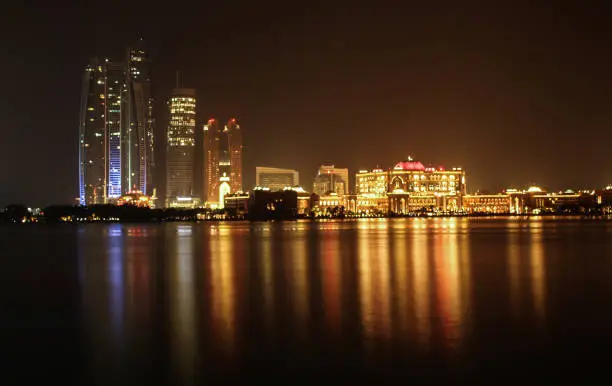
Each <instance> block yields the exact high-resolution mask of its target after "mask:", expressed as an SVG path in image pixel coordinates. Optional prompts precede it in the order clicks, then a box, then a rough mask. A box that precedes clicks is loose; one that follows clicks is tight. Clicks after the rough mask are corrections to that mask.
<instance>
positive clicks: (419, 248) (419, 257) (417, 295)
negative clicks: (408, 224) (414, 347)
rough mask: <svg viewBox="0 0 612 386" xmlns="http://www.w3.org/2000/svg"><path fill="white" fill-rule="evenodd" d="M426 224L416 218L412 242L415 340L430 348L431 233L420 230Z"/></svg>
mask: <svg viewBox="0 0 612 386" xmlns="http://www.w3.org/2000/svg"><path fill="white" fill-rule="evenodd" d="M423 226H424V224H423V220H422V219H414V220H413V221H412V227H413V231H412V232H413V242H412V256H411V260H412V267H413V268H412V283H413V289H412V296H413V304H414V318H415V327H416V329H415V335H416V336H415V340H416V342H417V343H418V345H419V346H420V347H421V348H422V349H428V348H429V343H430V337H431V322H430V317H431V315H430V304H429V299H430V288H429V285H430V284H429V275H430V273H429V256H428V253H427V242H428V238H429V233H428V232H427V231H425V232H420V231H419V230H420V229H422V227H423Z"/></svg>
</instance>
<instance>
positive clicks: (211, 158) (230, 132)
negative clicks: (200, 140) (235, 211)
mask: <svg viewBox="0 0 612 386" xmlns="http://www.w3.org/2000/svg"><path fill="white" fill-rule="evenodd" d="M204 165H205V167H204V170H205V173H206V175H205V176H204V181H205V184H206V186H205V192H206V200H207V203H208V205H210V206H218V207H223V197H224V196H225V195H226V194H230V193H235V192H238V191H242V132H241V130H240V125H239V124H238V122H237V121H236V119H235V118H232V119H230V120H229V121H228V122H227V125H226V126H225V127H224V129H223V132H220V131H219V128H218V126H217V122H216V120H214V119H210V120H209V121H208V123H207V124H206V125H205V126H204Z"/></svg>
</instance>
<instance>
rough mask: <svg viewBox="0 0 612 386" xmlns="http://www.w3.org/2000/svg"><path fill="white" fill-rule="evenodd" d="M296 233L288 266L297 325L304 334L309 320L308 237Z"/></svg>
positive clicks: (289, 254)
mask: <svg viewBox="0 0 612 386" xmlns="http://www.w3.org/2000/svg"><path fill="white" fill-rule="evenodd" d="M300 233H301V232H300ZM294 234H295V240H294V241H293V242H292V243H290V245H289V246H290V250H289V251H288V252H289V253H288V254H287V256H286V258H287V259H288V260H289V264H288V266H289V267H288V268H289V269H290V270H291V272H290V277H291V286H292V289H291V292H292V295H293V306H294V313H295V317H296V326H297V328H298V332H299V334H300V335H302V336H304V335H306V334H307V332H308V321H309V318H308V315H309V303H308V293H309V287H308V270H309V267H308V256H307V251H306V239H305V238H304V236H303V234H299V233H294ZM285 267H287V265H285Z"/></svg>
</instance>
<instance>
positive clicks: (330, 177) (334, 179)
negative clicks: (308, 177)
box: [312, 164, 349, 196]
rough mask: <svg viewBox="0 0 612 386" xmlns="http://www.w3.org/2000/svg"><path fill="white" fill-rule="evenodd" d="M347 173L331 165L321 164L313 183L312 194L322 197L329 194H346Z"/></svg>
mask: <svg viewBox="0 0 612 386" xmlns="http://www.w3.org/2000/svg"><path fill="white" fill-rule="evenodd" d="M348 185H349V172H348V169H346V168H337V167H335V165H333V164H323V165H321V166H320V167H319V170H318V173H317V176H316V177H315V179H314V181H313V189H312V192H313V193H315V194H317V195H319V196H324V195H326V194H329V193H336V194H338V195H342V194H348Z"/></svg>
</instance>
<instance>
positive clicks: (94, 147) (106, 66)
mask: <svg viewBox="0 0 612 386" xmlns="http://www.w3.org/2000/svg"><path fill="white" fill-rule="evenodd" d="M125 87H126V85H125V77H124V68H123V66H122V65H121V64H119V63H115V62H112V61H110V60H109V59H105V60H104V62H102V63H98V61H97V59H92V61H91V63H90V64H89V65H88V66H87V67H86V68H85V75H84V78H83V89H82V92H81V118H80V126H79V147H80V148H79V201H80V203H81V204H82V205H91V204H100V203H104V202H107V201H108V200H109V199H110V200H112V199H115V198H118V197H119V196H121V193H122V189H121V164H122V157H121V133H122V128H123V125H124V122H125V119H126V115H125V114H126V112H125V103H124V96H125V95H126V94H125V93H126V88H125Z"/></svg>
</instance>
